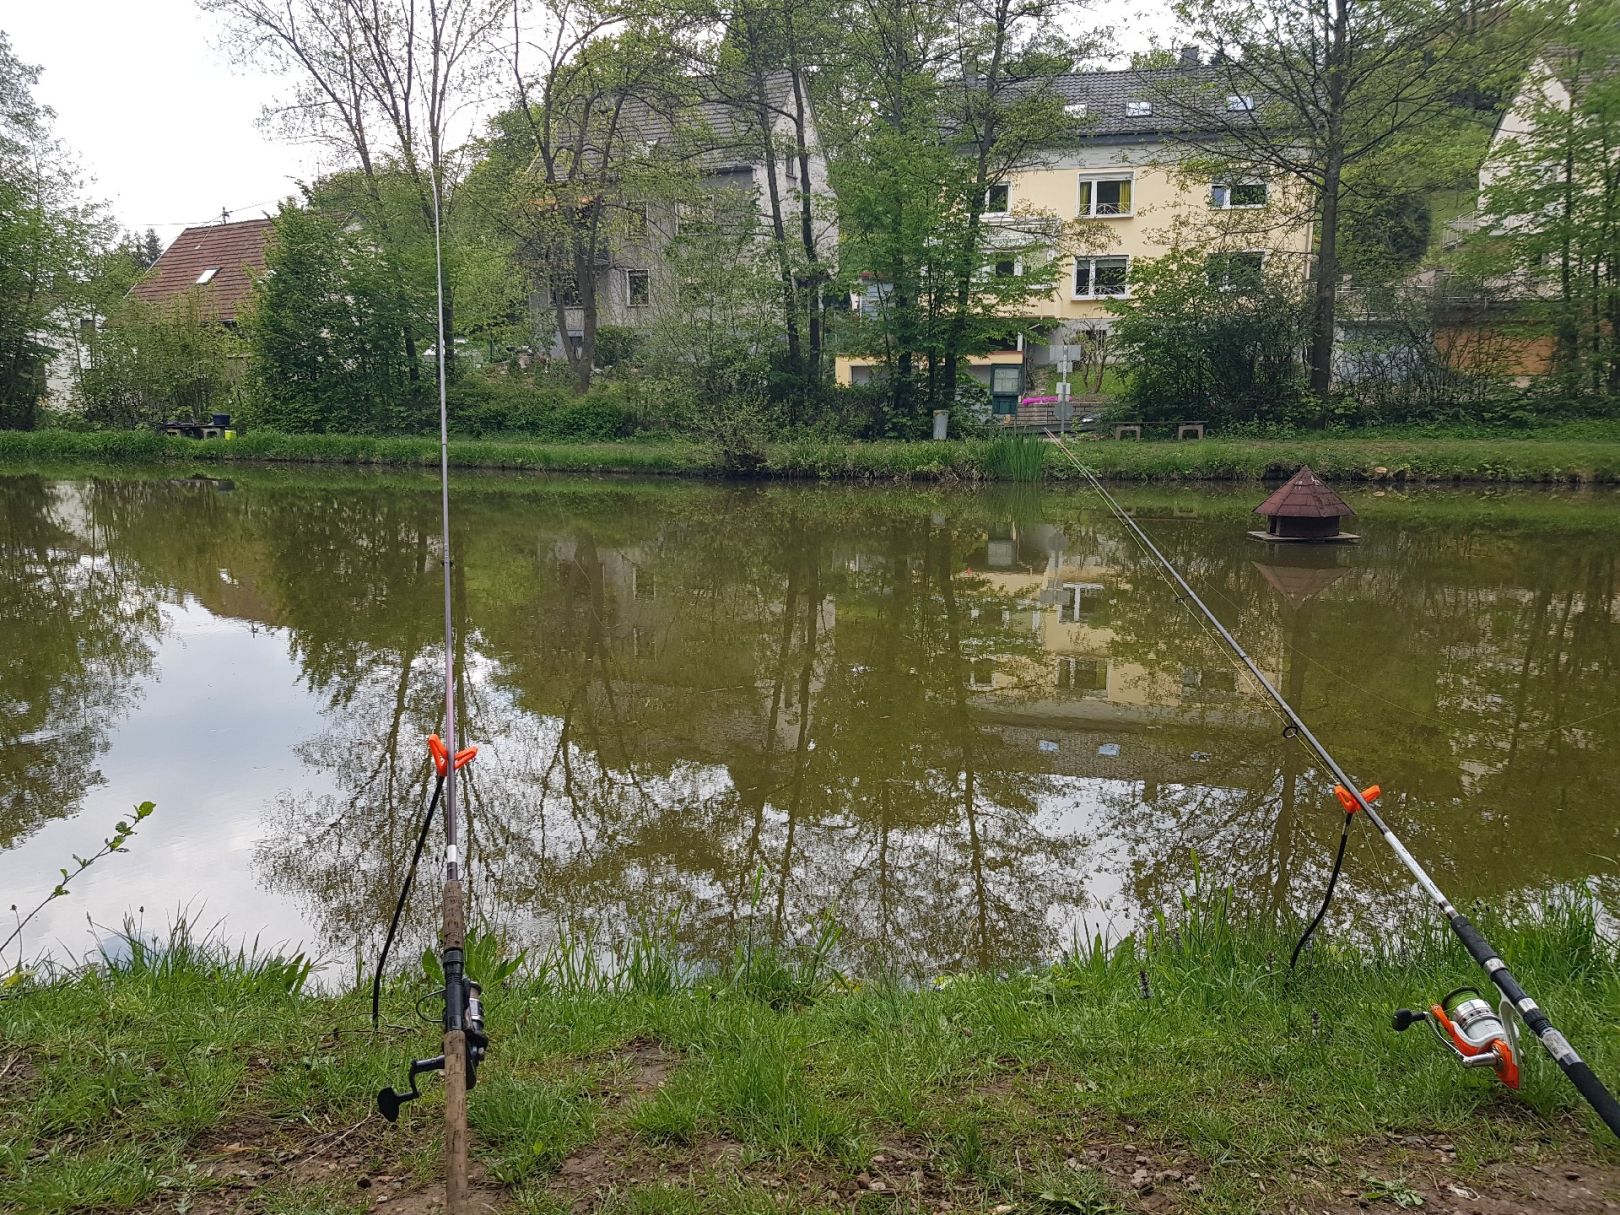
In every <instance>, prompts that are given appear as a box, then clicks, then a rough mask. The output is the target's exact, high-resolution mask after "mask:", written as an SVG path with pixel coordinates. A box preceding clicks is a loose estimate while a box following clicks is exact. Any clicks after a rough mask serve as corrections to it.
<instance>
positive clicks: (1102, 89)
mask: <svg viewBox="0 0 1620 1215" xmlns="http://www.w3.org/2000/svg"><path fill="white" fill-rule="evenodd" d="M1051 87H1052V88H1053V90H1054V91H1055V92H1056V93H1057V94H1058V95H1059V96H1060V97H1062V98H1063V101H1064V104H1065V105H1070V104H1075V103H1083V104H1084V105H1085V107H1086V114H1085V117H1084V118H1083V119H1082V120H1081V121H1082V124H1083V125H1082V128H1081V133H1082V138H1118V137H1136V138H1144V139H1151V138H1157V137H1162V136H1165V135H1170V134H1173V133H1175V132H1178V131H1187V130H1190V129H1192V128H1193V127H1195V126H1197V125H1200V124H1198V123H1196V122H1194V121H1193V120H1192V117H1191V116H1190V115H1189V114H1188V112H1187V111H1186V109H1185V108H1184V107H1182V106H1180V105H1178V104H1176V98H1177V96H1178V95H1185V94H1187V93H1190V92H1195V91H1196V92H1198V93H1200V94H1203V97H1201V98H1200V103H1201V105H1203V106H1206V107H1207V106H1209V105H1211V104H1212V103H1214V102H1217V101H1218V102H1220V103H1221V104H1224V94H1225V89H1226V81H1225V78H1224V75H1223V74H1222V72H1221V71H1220V69H1219V68H1215V67H1209V66H1203V67H1176V68H1131V69H1126V70H1124V71H1117V72H1068V73H1065V74H1064V75H1061V76H1055V77H1053V78H1052V84H1051ZM1131 101H1145V102H1148V103H1149V105H1150V107H1151V112H1150V113H1148V114H1144V115H1134V116H1133V115H1130V114H1127V113H1126V103H1127V102H1131Z"/></svg>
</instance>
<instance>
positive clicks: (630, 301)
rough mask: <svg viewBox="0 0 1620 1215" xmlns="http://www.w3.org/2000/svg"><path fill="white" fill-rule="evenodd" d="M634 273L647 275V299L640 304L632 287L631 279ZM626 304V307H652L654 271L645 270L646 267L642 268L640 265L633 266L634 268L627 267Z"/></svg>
mask: <svg viewBox="0 0 1620 1215" xmlns="http://www.w3.org/2000/svg"><path fill="white" fill-rule="evenodd" d="M633 274H644V275H646V276H647V277H646V283H647V298H646V299H645V300H643V301H642V302H641V303H639V304H638V303H636V299H635V293H634V292H633V291H632V290H631V289H630V281H631V279H630V276H631V275H633ZM624 306H625V307H626V308H651V307H652V271H651V270H645V269H643V268H641V267H640V266H636V267H633V268H632V267H629V266H627V267H625V271H624Z"/></svg>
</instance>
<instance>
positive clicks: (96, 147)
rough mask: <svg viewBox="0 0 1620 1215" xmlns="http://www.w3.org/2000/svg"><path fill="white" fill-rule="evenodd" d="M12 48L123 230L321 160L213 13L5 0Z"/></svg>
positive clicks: (1151, 16) (233, 199)
mask: <svg viewBox="0 0 1620 1215" xmlns="http://www.w3.org/2000/svg"><path fill="white" fill-rule="evenodd" d="M1162 6H1163V0H1137V3H1135V4H1132V5H1130V6H1129V9H1130V11H1129V12H1128V13H1127V11H1126V6H1123V5H1114V4H1111V5H1109V6H1106V8H1107V10H1108V11H1105V10H1104V8H1100V7H1098V6H1095V5H1094V6H1092V8H1091V9H1090V13H1091V14H1092V15H1093V16H1095V17H1097V18H1100V19H1102V20H1110V21H1114V22H1116V23H1118V24H1119V25H1120V26H1122V27H1124V29H1122V30H1121V32H1122V33H1126V34H1127V36H1126V37H1125V38H1122V39H1121V42H1122V43H1123V44H1124V45H1125V46H1127V47H1136V46H1139V45H1142V44H1143V43H1144V42H1145V41H1146V38H1147V36H1148V34H1149V33H1150V31H1154V30H1155V27H1162V26H1163V24H1164V18H1163V15H1162V14H1163V7H1162ZM4 7H5V9H6V10H7V11H6V12H5V15H4V17H3V18H0V28H3V29H4V30H5V31H6V32H7V33H8V34H9V35H10V36H11V43H12V50H13V53H15V54H16V56H17V58H18V59H20V60H21V61H22V62H24V63H33V64H38V65H40V66H41V67H42V68H44V73H43V74H42V75H41V77H40V82H39V88H38V94H37V95H38V97H39V99H40V100H41V101H43V102H44V103H45V104H47V105H49V106H51V107H52V108H53V109H55V110H56V113H57V122H56V133H57V134H58V136H60V137H61V138H62V139H63V140H64V141H65V142H66V143H67V145H68V146H69V147H70V148H71V149H72V150H73V151H74V152H75V153H76V154H77V156H78V158H79V161H80V163H81V165H82V167H83V168H84V170H85V171H86V173H87V174H89V175H90V176H91V177H92V178H93V179H94V184H93V186H92V192H93V193H94V194H95V195H96V196H98V197H101V198H105V199H107V200H108V201H109V202H110V203H111V204H112V207H113V213H114V214H115V215H116V216H117V217H118V221H119V223H121V224H122V225H123V226H124V227H125V228H128V229H131V230H133V231H136V232H144V231H145V230H146V229H147V228H155V229H157V232H158V235H159V236H160V237H161V238H162V240H163V243H164V244H165V245H166V244H168V242H169V241H170V240H172V239H173V238H174V237H175V236H176V235H177V234H178V233H179V231H180V229H181V228H184V227H185V226H186V225H188V224H198V223H211V222H215V221H217V220H218V219H219V215H220V211H221V210H222V209H224V210H228V211H230V212H231V213H232V214H231V217H232V218H233V219H250V218H253V217H255V216H258V215H262V214H264V213H265V212H267V211H269V212H272V213H273V212H274V210H275V206H276V203H277V202H278V201H279V200H280V199H282V198H284V197H286V196H287V195H288V194H291V193H293V192H294V191H295V189H296V185H295V183H296V182H297V181H299V180H304V179H308V178H310V177H312V176H314V175H315V174H316V173H317V172H318V171H319V169H320V168H321V167H322V166H321V163H320V159H319V155H318V154H317V151H316V150H315V149H314V148H308V147H298V146H294V145H291V144H287V143H283V142H277V141H273V140H270V139H267V138H266V137H265V136H263V135H261V134H260V133H259V129H258V126H257V119H258V117H259V112H260V110H261V108H262V107H263V105H264V104H265V102H266V101H268V100H270V99H271V98H272V97H273V96H275V95H276V93H277V92H278V91H279V90H281V89H283V88H284V87H285V86H284V85H283V83H282V82H280V81H278V80H277V79H276V78H274V77H270V76H266V75H264V74H262V73H257V72H251V71H247V70H245V69H242V68H237V67H233V66H232V65H231V63H230V62H229V60H228V58H227V57H226V55H225V54H224V53H223V52H222V51H221V50H219V49H217V42H218V29H217V25H216V20H215V19H214V18H211V17H205V16H204V15H203V14H202V13H200V12H198V11H197V8H196V5H195V4H194V3H193V0H54V2H51V0H35V2H29V0H4Z"/></svg>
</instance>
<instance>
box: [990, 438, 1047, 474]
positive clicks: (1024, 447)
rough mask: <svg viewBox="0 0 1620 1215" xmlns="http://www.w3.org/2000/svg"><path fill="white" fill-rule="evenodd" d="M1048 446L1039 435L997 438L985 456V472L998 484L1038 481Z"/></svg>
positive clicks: (991, 442) (1044, 465) (992, 440)
mask: <svg viewBox="0 0 1620 1215" xmlns="http://www.w3.org/2000/svg"><path fill="white" fill-rule="evenodd" d="M1049 446H1050V444H1048V443H1047V441H1046V440H1045V439H1043V438H1041V437H1040V436H1039V435H1003V436H998V437H997V438H994V439H991V440H990V446H989V450H988V451H986V453H985V457H984V469H985V472H986V473H988V474H989V475H990V476H991V477H993V478H994V479H996V480H998V481H1039V480H1041V478H1042V477H1043V476H1045V474H1046V455H1047V449H1048V448H1049Z"/></svg>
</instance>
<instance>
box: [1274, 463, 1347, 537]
mask: <svg viewBox="0 0 1620 1215" xmlns="http://www.w3.org/2000/svg"><path fill="white" fill-rule="evenodd" d="M1254 513H1255V514H1257V515H1264V516H1265V519H1266V530H1265V531H1263V532H1262V531H1252V532H1250V533H1249V535H1251V536H1253V537H1254V538H1255V539H1256V540H1265V541H1269V542H1272V543H1293V544H1302V543H1303V544H1312V543H1315V544H1344V543H1348V542H1351V541H1354V540H1356V539H1357V537H1356V536H1352V535H1351V534H1350V533H1349V532H1341V531H1340V530H1339V522H1340V520H1342V519H1345V518H1347V517H1348V516H1351V515H1354V514H1355V513H1356V512H1355V511H1353V510H1351V509H1350V506H1349V504H1348V503H1346V502H1345V500H1344V499H1343V498H1341V497H1339V495H1338V494H1336V493H1334V492H1333V491H1332V490H1331V489H1329V488H1328V487H1327V485H1326V483H1324V482H1323V480H1322V478H1321V477H1318V476H1317V475H1316V474H1315V473H1313V472H1312V471H1311V470H1310V469H1309V468H1301V469H1300V470H1299V471H1298V472H1297V473H1295V474H1294V475H1293V476H1292V477H1289V478H1288V480H1287V482H1286V483H1284V484H1283V486H1282V487H1281V488H1279V489H1278V490H1277V492H1276V493H1274V494H1272V495H1271V497H1269V498H1267V499H1266V500H1265V501H1264V502H1262V503H1261V504H1260V505H1259V506H1257V507H1255V508H1254Z"/></svg>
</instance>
